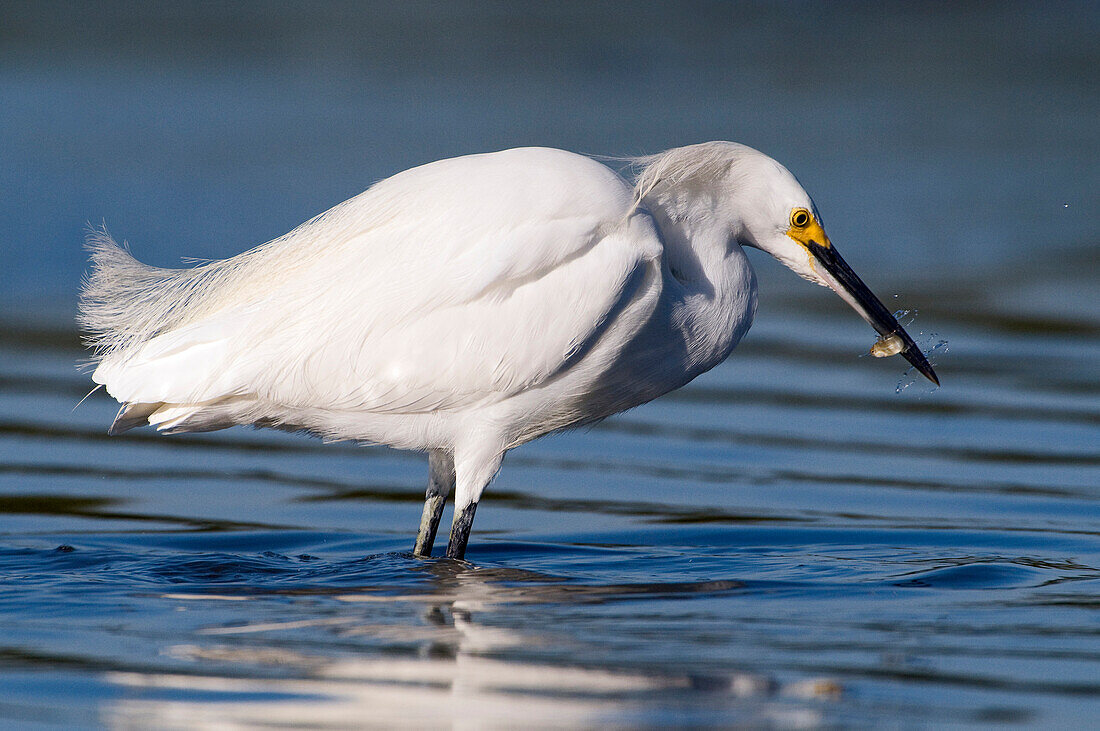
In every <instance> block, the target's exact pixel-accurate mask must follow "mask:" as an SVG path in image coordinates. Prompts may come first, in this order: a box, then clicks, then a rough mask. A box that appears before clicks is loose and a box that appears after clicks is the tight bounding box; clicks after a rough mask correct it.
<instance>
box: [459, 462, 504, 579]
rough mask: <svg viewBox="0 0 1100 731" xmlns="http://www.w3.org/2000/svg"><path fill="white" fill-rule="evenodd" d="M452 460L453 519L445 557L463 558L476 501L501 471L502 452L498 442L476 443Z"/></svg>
mask: <svg viewBox="0 0 1100 731" xmlns="http://www.w3.org/2000/svg"><path fill="white" fill-rule="evenodd" d="M453 458H454V464H455V474H456V476H457V478H458V479H457V480H456V483H455V484H456V488H455V517H454V522H453V523H452V524H451V539H450V541H449V542H448V543H447V558H465V556H466V544H467V542H469V540H470V528H471V527H472V526H473V524H474V512H475V511H476V510H477V501H478V500H480V499H481V493H482V492H483V491H484V490H485V487H486V485H488V484H489V481H490V480H492V479H493V476H494V475H496V473H497V470H499V469H500V462H501V460H502V459H504V449H503V448H501V447H500V446H499V442H481V443H475V444H474V445H473V448H470V447H469V446H467V447H466V448H464V449H456V450H455V452H454V454H453Z"/></svg>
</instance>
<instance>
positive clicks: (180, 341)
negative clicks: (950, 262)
mask: <svg viewBox="0 0 1100 731" xmlns="http://www.w3.org/2000/svg"><path fill="white" fill-rule="evenodd" d="M637 165H638V167H640V172H639V175H638V178H637V180H636V182H635V184H631V183H628V182H627V181H625V180H624V179H623V178H621V177H620V176H619V175H617V174H616V173H614V172H613V171H611V170H610V169H609V168H607V167H606V166H604V165H602V164H600V163H598V162H595V161H594V160H591V159H589V158H587V157H583V156H580V155H575V154H572V153H569V152H564V151H561V150H551V149H544V148H524V149H515V150H506V151H503V152H498V153H491V154H485V155H473V156H468V157H461V158H454V159H450V160H442V161H439V162H434V163H431V164H428V165H424V166H421V167H418V168H413V169H411V170H407V171H405V172H402V173H399V174H397V175H395V176H393V177H391V178H389V179H387V180H384V181H382V182H380V183H378V184H376V185H374V186H373V187H371V188H370V189H369V190H367V191H366V192H364V193H362V194H361V195H359V196H356V197H355V198H352V199H350V200H348V201H346V202H344V203H341V204H340V205H338V206H336V207H334V208H333V209H331V210H329V211H327V212H326V213H323V214H321V215H320V216H317V217H316V218H314V219H312V220H310V221H308V222H307V223H305V224H302V225H301V226H299V227H298V228H297V229H295V230H294V231H292V232H290V233H289V234H287V235H285V236H283V237H281V238H279V239H276V240H274V241H271V242H269V243H267V244H263V245H262V246H259V247H257V248H255V249H253V250H251V251H248V252H246V253H243V254H240V255H238V256H236V257H233V258H230V259H225V260H222V261H213V262H208V263H204V264H202V265H199V266H197V267H194V268H191V269H158V268H154V267H149V266H146V265H143V264H141V263H139V262H138V261H136V260H135V259H133V258H132V257H131V256H130V255H129V253H128V252H127V251H125V250H123V249H122V248H120V247H118V246H117V245H116V244H115V243H114V242H113V241H112V240H111V239H110V237H109V236H108V235H107V234H106V232H105V231H104V232H96V233H94V234H93V235H92V236H91V237H90V239H89V249H90V251H91V256H92V271H91V274H90V276H89V278H88V280H87V282H86V286H85V289H84V292H83V297H82V302H81V316H80V318H81V323H82V325H83V326H84V327H85V328H86V330H87V331H88V332H89V333H90V336H89V341H90V343H91V345H92V346H93V347H94V349H95V357H96V359H97V361H98V363H97V367H96V369H95V372H94V374H93V376H92V378H93V380H94V381H95V382H96V383H99V384H102V385H103V386H105V387H106V389H107V392H108V393H109V394H110V395H111V396H113V397H114V398H116V399H117V400H118V401H120V402H122V403H123V404H124V406H123V408H122V410H121V411H120V412H119V416H118V418H117V419H116V421H115V424H114V425H112V433H117V432H120V431H125V430H126V429H129V428H131V427H134V426H138V425H141V424H145V423H149V424H152V425H155V426H156V427H157V428H158V429H159V430H161V431H165V432H186V431H203V430H212V429H221V428H225V427H228V426H233V425H235V424H254V425H260V426H274V427H278V428H284V429H291V430H306V431H309V432H312V433H314V434H318V435H321V436H323V437H326V438H330V439H354V440H360V441H367V442H374V443H380V444H388V445H391V446H394V447H399V448H404V449H417V450H430V451H433V452H434V453H435V455H436V456H437V457H439V459H438V460H433V463H432V464H433V482H441V483H444V484H443V487H444V488H446V489H447V490H448V491H449V488H450V483H451V482H455V483H456V484H457V494H456V500H455V503H456V513H455V514H456V526H458V523H459V516H460V515H465V516H466V518H465V519H464V520H465V525H464V526H459V527H460V528H464V530H465V533H466V534H468V531H469V523H470V522H471V521H472V518H473V509H474V508H475V507H476V504H477V501H478V499H479V498H480V495H481V492H482V490H483V489H484V487H485V485H486V484H487V483H488V482H489V480H490V479H491V478H492V477H493V475H494V474H495V473H496V471H497V469H498V468H499V465H500V461H501V459H502V458H503V455H504V453H505V452H506V451H507V450H509V449H511V448H513V447H516V446H518V445H520V444H523V443H524V442H526V441H529V440H531V439H533V438H535V437H538V436H541V435H542V434H545V433H547V432H550V431H554V430H556V429H561V428H565V427H571V426H578V425H582V424H586V423H591V422H593V421H595V420H598V419H602V418H604V417H606V416H609V415H611V414H613V413H616V412H618V411H621V410H624V409H627V408H630V407H632V406H636V405H638V404H641V403H644V402H646V401H649V400H651V399H653V398H655V397H657V396H659V395H661V394H663V393H666V392H668V391H670V390H672V389H675V388H678V387H679V386H682V385H683V384H685V383H687V382H688V381H690V380H691V379H692V378H694V377H695V376H697V375H698V374H700V373H702V372H704V371H706V370H707V369H709V368H711V367H713V366H714V365H716V364H717V363H719V362H721V361H722V360H723V359H724V358H725V357H726V356H727V355H728V354H729V352H730V350H731V349H732V348H733V347H734V346H735V345H736V344H737V342H738V340H740V338H741V337H742V336H743V335H744V333H745V332H746V330H747V329H748V327H749V325H750V324H751V321H752V316H753V313H754V311H755V308H756V285H755V278H754V276H753V273H752V270H751V268H750V267H749V265H748V262H747V260H746V258H745V256H744V253H743V252H742V250H741V246H742V245H753V246H758V247H760V248H762V249H765V250H767V251H769V252H770V253H772V254H773V255H775V256H776V257H777V258H779V259H780V260H781V261H783V262H784V263H785V264H787V265H788V266H789V267H791V268H792V269H794V270H795V271H796V272H798V273H799V274H800V275H802V276H804V277H807V278H809V279H812V280H814V281H817V282H819V283H821V284H827V285H829V286H832V287H833V288H834V289H837V290H838V292H840V293H841V295H842V296H845V295H850V292H849V290H850V288H849V287H846V286H844V282H839V281H838V280H836V279H835V278H834V277H832V276H831V275H830V274H829V272H827V271H823V269H822V267H821V266H820V264H819V263H817V262H816V259H815V257H814V255H813V252H812V251H811V250H810V249H808V248H807V243H806V242H800V241H799V240H797V237H795V238H792V234H791V233H790V231H789V229H790V227H791V226H792V223H791V220H792V219H791V216H792V213H791V212H792V210H796V209H797V210H805V211H808V212H810V213H811V215H813V216H814V218H815V219H816V214H815V213H814V209H813V204H812V202H811V201H810V199H809V197H808V196H807V195H806V194H805V192H804V191H803V190H802V188H801V187H800V186H799V185H798V183H797V181H795V179H794V177H793V176H791V175H790V173H788V172H787V171H786V170H785V169H784V168H782V167H781V166H780V165H779V164H778V163H775V162H774V161H772V160H771V159H770V158H768V157H766V156H764V155H763V154H761V153H759V152H756V151H755V150H752V149H750V148H747V147H744V146H741V145H737V144H734V143H728V142H715V143H705V144H702V145H694V146H691V147H685V148H679V149H675V150H671V151H669V152H666V153H663V154H661V155H656V156H653V157H649V158H642V159H639V160H638V161H637ZM818 243H819V244H820V243H822V242H818ZM824 243H825V244H826V245H828V243H827V239H825V242H824ZM830 248H831V247H830ZM849 271H850V270H849ZM853 276H854V275H853ZM857 281H858V280H857ZM845 298H846V299H849V301H852V300H851V299H850V297H849V296H845ZM857 309H859V307H857ZM861 314H864V316H865V317H868V320H869V321H872V322H873V318H872V317H870V316H868V314H867V313H866V312H863V311H861ZM875 314H876V315H877V313H875ZM873 324H874V322H873ZM888 327H889V328H891V329H896V330H899V331H900V328H897V327H896V322H894V323H893V324H892V325H888ZM876 328H878V325H876ZM907 337H908V336H906V338H907ZM909 342H910V343H911V341H909ZM907 357H908V355H907ZM452 465H453V466H452ZM438 492H439V490H438V489H437V490H436V498H438ZM428 497H429V503H431V502H432V501H431V498H432V488H431V487H429V495H428ZM445 497H446V493H444V494H443V498H445ZM437 508H438V509H439V510H441V508H442V504H441V502H440V500H438V499H437V500H436V501H435V503H432V505H431V510H429V506H426V508H425V520H426V521H428V522H430V523H432V524H431V525H430V526H426V525H425V524H423V523H422V526H421V536H420V540H418V550H419V551H420V552H427V550H430V544H431V539H432V538H434V533H435V522H437V521H438V510H437ZM429 513H435V515H434V517H432V516H429ZM433 521H434V522H433ZM429 528H430V534H431V535H430V536H425V535H424V534H425V532H426V531H428V530H429ZM457 533H458V535H456V533H455V532H452V540H451V546H450V547H449V550H448V555H454V556H459V557H461V556H462V555H463V552H464V550H465V543H466V535H462V533H463V530H461V529H460V530H458V531H457ZM425 543H426V544H427V550H424V544H425Z"/></svg>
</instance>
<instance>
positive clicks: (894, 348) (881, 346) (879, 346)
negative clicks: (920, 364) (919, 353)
mask: <svg viewBox="0 0 1100 731" xmlns="http://www.w3.org/2000/svg"><path fill="white" fill-rule="evenodd" d="M903 350H905V341H903V340H902V339H901V338H900V337H898V336H897V335H894V334H890V335H885V336H883V337H881V338H879V339H878V340H877V341H876V342H875V344H874V345H872V346H871V355H873V356H875V357H876V358H886V357H889V356H891V355H897V354H898V353H900V352H901V351H903Z"/></svg>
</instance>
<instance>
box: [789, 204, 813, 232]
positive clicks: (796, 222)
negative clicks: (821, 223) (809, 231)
mask: <svg viewBox="0 0 1100 731" xmlns="http://www.w3.org/2000/svg"><path fill="white" fill-rule="evenodd" d="M791 225H792V226H794V227H795V228H806V227H807V226H809V225H810V212H809V211H807V210H806V209H805V208H796V209H794V210H793V211H791Z"/></svg>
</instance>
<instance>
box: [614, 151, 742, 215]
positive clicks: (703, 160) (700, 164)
mask: <svg viewBox="0 0 1100 731" xmlns="http://www.w3.org/2000/svg"><path fill="white" fill-rule="evenodd" d="M746 152H755V151H754V150H752V149H751V148H749V147H745V146H744V145H739V144H737V143H736V142H703V143H700V144H698V145H688V146H687V147H677V148H674V149H672V150H666V151H665V152H659V153H657V154H656V155H643V156H639V157H631V158H627V162H629V163H630V166H631V167H632V168H633V169H634V170H636V171H637V172H636V173H635V175H634V205H635V207H637V206H638V205H641V203H642V201H644V200H645V199H646V197H647V196H649V195H651V194H652V193H653V192H654V191H655V190H656V189H657V187H658V186H661V185H666V184H668V185H677V186H680V185H690V184H691V182H692V181H693V180H698V181H700V182H703V183H705V182H709V181H713V180H716V179H718V178H720V177H722V176H723V175H725V174H726V172H727V171H728V170H729V168H730V165H731V164H732V163H733V162H734V160H736V159H737V158H738V157H739V156H740V155H742V154H745V153H746Z"/></svg>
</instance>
